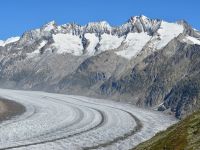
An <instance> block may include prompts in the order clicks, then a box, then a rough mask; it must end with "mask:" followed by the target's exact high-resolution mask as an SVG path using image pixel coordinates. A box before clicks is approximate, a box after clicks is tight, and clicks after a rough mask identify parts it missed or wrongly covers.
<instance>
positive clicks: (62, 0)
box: [0, 0, 200, 39]
mask: <svg viewBox="0 0 200 150" xmlns="http://www.w3.org/2000/svg"><path fill="white" fill-rule="evenodd" d="M0 6H1V8H0V19H1V22H0V39H6V38H8V37H11V36H18V35H19V36H20V35H21V34H22V33H23V32H24V31H27V30H30V29H34V28H38V27H40V26H42V25H43V24H45V23H47V22H49V21H51V20H55V21H56V22H57V24H64V23H68V22H76V23H78V24H81V25H84V24H86V23H88V22H90V21H101V20H106V21H108V22H109V23H110V24H111V25H120V24H122V23H124V22H125V21H127V20H128V19H129V18H130V17H131V16H135V15H141V14H143V15H145V16H147V17H150V18H159V19H164V20H166V21H176V20H181V19H184V20H186V21H188V22H189V23H190V24H191V25H192V26H193V27H194V28H197V29H200V11H199V6H200V0H1V4H0Z"/></svg>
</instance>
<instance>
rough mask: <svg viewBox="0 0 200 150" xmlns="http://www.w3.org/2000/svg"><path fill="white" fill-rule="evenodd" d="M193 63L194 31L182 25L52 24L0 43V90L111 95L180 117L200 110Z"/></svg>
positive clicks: (140, 19) (133, 21) (199, 71)
mask: <svg viewBox="0 0 200 150" xmlns="http://www.w3.org/2000/svg"><path fill="white" fill-rule="evenodd" d="M199 58H200V32H199V31H197V30H195V29H193V28H192V27H190V25H189V24H187V23H186V22H185V21H179V22H176V23H168V22H165V21H163V20H158V19H149V18H147V17H145V16H135V17H131V18H130V19H129V20H128V21H127V22H126V23H124V24H123V25H121V26H118V27H113V26H111V25H109V24H108V23H107V22H105V21H102V22H93V23H88V24H87V25H85V26H80V25H77V24H75V23H70V24H64V25H60V26H59V25H56V23H55V22H54V21H52V22H50V23H48V24H46V25H44V26H42V27H41V28H39V29H35V30H31V31H28V32H25V33H24V34H23V35H22V36H21V37H17V38H10V39H8V40H6V41H0V86H1V87H2V88H16V89H27V90H29V89H30V90H45V91H51V92H60V93H69V94H79V95H86V96H95V97H100V98H111V99H114V100H118V101H124V102H129V103H132V104H136V105H138V106H140V107H150V108H154V109H158V110H160V111H165V112H173V113H175V115H176V116H177V117H179V118H181V117H184V116H185V115H187V114H190V113H191V112H193V111H195V110H197V109H199V108H200V67H199V66H200V59H199Z"/></svg>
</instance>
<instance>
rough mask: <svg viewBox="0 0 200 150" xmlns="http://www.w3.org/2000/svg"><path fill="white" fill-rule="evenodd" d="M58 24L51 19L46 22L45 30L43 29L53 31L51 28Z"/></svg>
mask: <svg viewBox="0 0 200 150" xmlns="http://www.w3.org/2000/svg"><path fill="white" fill-rule="evenodd" d="M56 26H57V25H56V22H55V21H51V22H49V23H47V24H45V25H44V26H43V27H42V30H43V31H51V30H53V29H55V28H56Z"/></svg>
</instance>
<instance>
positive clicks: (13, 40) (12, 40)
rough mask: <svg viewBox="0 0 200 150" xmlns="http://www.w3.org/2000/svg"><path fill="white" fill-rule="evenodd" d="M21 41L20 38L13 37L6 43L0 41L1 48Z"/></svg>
mask: <svg viewBox="0 0 200 150" xmlns="http://www.w3.org/2000/svg"><path fill="white" fill-rule="evenodd" d="M19 39H20V37H11V38H8V39H7V40H5V41H2V40H0V46H2V47H3V46H5V45H7V44H10V43H14V42H17V41H18V40H19Z"/></svg>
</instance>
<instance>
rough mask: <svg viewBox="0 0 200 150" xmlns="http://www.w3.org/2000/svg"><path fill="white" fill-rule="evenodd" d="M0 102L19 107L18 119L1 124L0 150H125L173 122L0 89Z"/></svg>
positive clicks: (100, 104) (99, 103) (110, 105)
mask: <svg viewBox="0 0 200 150" xmlns="http://www.w3.org/2000/svg"><path fill="white" fill-rule="evenodd" d="M0 97H2V98H4V99H9V100H14V101H16V102H17V103H20V104H23V106H24V107H23V108H21V110H23V111H22V112H23V113H22V114H21V115H17V116H15V117H12V118H10V119H9V120H4V121H3V122H2V123H1V124H0V150H5V149H17V150H18V149H20V150H26V149H29V150H31V149H33V150H39V149H40V150H41V149H49V150H51V149H53V150H66V149H69V150H73V149H84V150H86V149H102V150H106V149H107V150H112V149H113V150H117V149H120V150H128V149H130V148H133V147H135V146H136V145H137V144H139V143H141V142H143V141H145V140H147V139H149V138H151V137H152V136H154V135H155V134H156V133H157V132H159V131H161V130H164V129H166V128H167V127H169V126H170V125H172V124H174V123H176V122H177V120H176V119H175V118H174V117H172V116H168V115H165V114H162V113H159V112H156V111H150V110H144V109H140V108H137V107H134V106H131V105H128V104H123V103H116V102H112V101H107V100H100V99H93V98H87V97H82V96H73V95H61V94H51V93H45V92H37V91H35V92H30V91H16V90H5V89H0ZM1 105H2V104H1ZM2 106H3V105H2ZM2 110H3V109H2ZM11 110H12V109H11ZM25 110H26V111H25Z"/></svg>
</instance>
